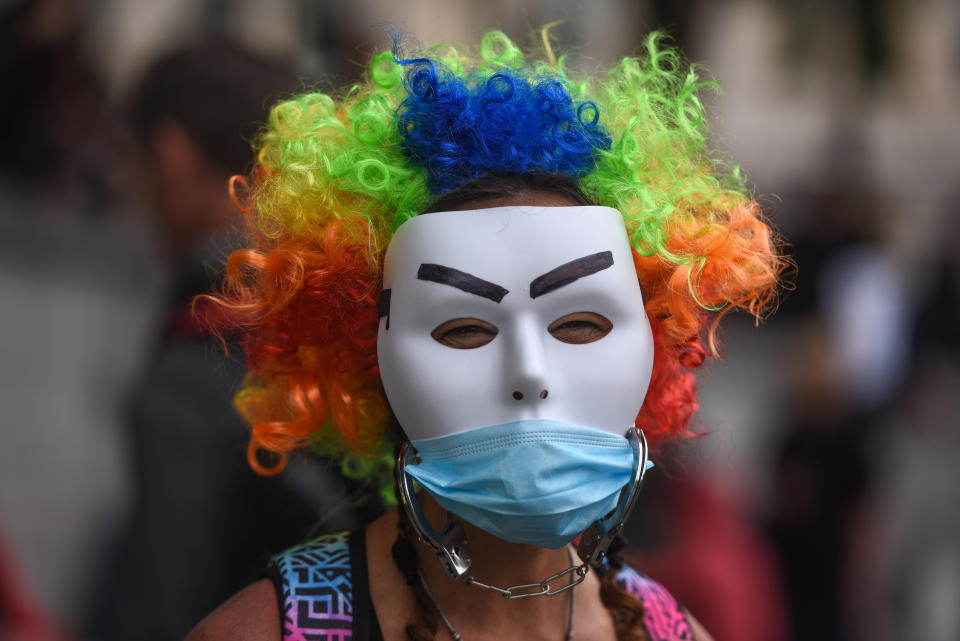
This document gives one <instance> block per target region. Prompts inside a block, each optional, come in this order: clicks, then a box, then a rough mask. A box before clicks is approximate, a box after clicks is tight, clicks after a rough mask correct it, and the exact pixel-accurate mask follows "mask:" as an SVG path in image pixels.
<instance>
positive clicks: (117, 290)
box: [0, 0, 960, 641]
mask: <svg viewBox="0 0 960 641" xmlns="http://www.w3.org/2000/svg"><path fill="white" fill-rule="evenodd" d="M561 18H566V19H567V21H566V22H564V23H563V24H561V25H560V26H558V27H557V28H556V30H555V33H556V36H557V39H558V40H559V42H560V46H561V47H562V48H564V49H566V50H569V51H572V52H573V53H574V58H575V61H576V64H577V65H578V66H580V67H582V68H585V69H588V70H589V69H592V70H598V69H603V68H605V67H606V66H607V65H609V64H610V63H612V62H613V61H614V60H615V59H617V58H618V57H620V56H623V55H627V54H630V53H631V52H633V51H636V50H637V49H638V48H639V46H640V43H641V41H642V38H643V36H644V34H645V33H647V32H648V31H649V30H651V29H653V28H662V29H665V30H667V31H668V32H669V33H670V34H671V35H672V36H673V38H674V39H675V40H676V41H677V42H678V43H679V44H680V45H681V46H682V47H683V48H684V50H685V51H686V53H687V55H688V56H689V57H690V59H691V60H694V61H696V62H698V63H701V64H702V65H703V66H704V68H705V69H706V70H708V71H709V73H710V74H712V75H713V76H715V77H716V78H718V79H719V80H720V81H721V82H722V86H723V89H722V92H720V93H719V94H717V95H714V96H711V98H710V105H709V108H710V110H711V113H712V123H713V135H714V142H715V144H716V145H717V146H719V147H721V148H722V149H724V150H726V151H728V152H729V154H730V157H731V158H733V159H735V160H736V162H737V163H739V164H740V166H741V167H742V168H743V170H744V171H745V172H746V174H747V175H748V176H749V177H750V180H751V182H752V184H753V185H754V186H755V189H756V193H757V195H758V197H759V198H760V199H761V201H762V202H763V203H764V205H765V206H766V208H767V212H768V215H769V216H770V218H771V219H772V221H773V222H774V224H775V225H776V226H777V227H778V228H779V229H780V231H781V232H782V233H783V235H784V236H785V237H786V238H787V239H789V242H790V245H789V247H788V251H789V252H790V253H791V254H792V255H793V257H794V260H795V261H796V263H797V265H798V268H797V270H796V273H795V274H794V277H793V279H794V284H795V291H793V292H792V293H789V295H787V296H785V298H784V300H783V302H782V304H781V306H780V310H779V311H778V313H777V314H776V315H775V316H774V317H772V318H771V319H770V320H768V321H766V322H764V323H763V324H761V325H760V326H759V327H757V326H755V325H754V324H753V323H752V322H751V321H749V319H746V318H737V317H731V318H728V319H727V321H726V324H725V326H724V328H723V330H722V339H723V348H724V352H725V358H723V359H722V360H718V361H716V362H713V363H711V364H710V365H709V366H708V368H706V369H705V371H704V372H703V374H702V376H701V389H702V402H701V411H700V414H699V416H698V425H699V427H700V428H701V429H702V430H704V431H706V432H708V433H709V434H708V435H707V436H705V437H703V438H701V439H698V440H696V441H695V442H694V443H693V444H691V445H688V446H687V447H685V448H684V449H683V450H682V451H680V450H678V451H677V452H676V453H675V455H674V456H672V457H670V458H671V459H672V460H670V461H669V462H667V463H665V464H664V465H662V466H660V467H659V468H658V469H660V470H661V473H660V474H654V475H651V480H650V481H649V482H648V485H647V488H646V489H645V492H644V494H643V501H644V504H643V505H642V506H641V508H640V510H638V513H637V515H636V517H635V518H634V521H633V523H632V524H631V528H630V539H631V546H630V548H629V551H628V556H629V557H630V558H631V560H632V562H633V563H634V564H635V565H636V566H638V567H639V568H640V569H641V570H642V571H645V572H647V573H649V574H651V575H652V576H654V577H655V578H657V579H659V580H660V581H661V582H663V583H664V584H666V585H667V587H668V588H670V589H671V590H672V591H673V592H674V593H675V594H676V595H677V596H678V598H679V599H680V600H681V601H682V602H684V603H685V604H686V605H687V606H688V607H689V608H690V610H691V611H693V612H694V613H695V614H696V616H697V617H698V618H699V619H701V621H703V623H704V624H705V625H706V627H707V628H708V629H710V630H712V632H713V634H714V636H715V638H716V639H717V641H754V640H755V641H789V640H794V641H806V640H808V639H809V640H813V639H816V640H818V641H827V640H831V639H838V640H839V639H844V640H846V639H850V640H855V641H857V640H861V639H864V640H866V639H870V640H871V641H878V640H879V641H885V640H889V641H894V640H911V641H912V640H917V639H923V640H924V641H948V640H949V641H957V640H958V639H960V473H958V472H957V465H956V462H955V461H956V460H957V456H958V455H960V429H958V426H960V401H958V400H957V396H958V393H960V358H958V356H960V332H958V326H960V322H958V319H960V308H958V301H960V258H958V255H960V254H958V252H957V247H960V217H958V213H960V211H958V209H960V205H958V202H960V118H958V117H957V116H958V114H960V3H957V2H956V1H955V0H913V1H907V0H842V1H829V0H807V1H801V0H765V1H761V0H713V1H708V0H673V1H671V0H591V1H589V2H587V1H586V0H484V1H483V2H471V1H468V0H447V1H446V2H432V1H428V0H407V1H405V2H388V1H386V0H383V1H379V0H350V1H349V2H348V1H346V0H329V1H323V0H269V1H268V0H166V1H164V2H155V1H153V0H87V1H85V2H79V1H77V2H74V1H71V0H0V114H2V117H0V122H2V123H3V125H2V129H0V138H2V144H0V301H2V303H0V337H2V338H0V362H2V363H3V367H2V368H0V408H2V419H0V420H2V423H0V639H3V640H6V639H23V640H29V641H33V640H39V639H47V640H53V639H106V640H108V639H157V640H160V639H170V640H173V639H179V638H182V636H183V635H184V634H185V633H186V631H187V630H188V629H189V628H190V626H191V625H192V624H193V623H195V622H196V620H198V619H199V618H200V617H202V615H203V613H204V612H206V611H208V610H209V609H211V608H212V607H213V606H214V605H215V604H216V603H218V602H220V601H222V600H223V599H224V598H225V597H226V596H227V595H229V594H230V593H231V592H233V591H235V590H236V589H238V588H239V587H242V586H243V585H244V584H245V583H246V582H248V581H250V580H253V579H255V578H256V577H257V572H258V571H259V568H260V567H262V563H263V562H264V561H265V560H266V559H267V558H269V556H270V554H271V553H272V552H276V551H278V550H279V549H282V548H283V547H284V546H286V545H290V544H291V543H293V542H296V541H298V540H301V539H302V538H304V537H305V536H307V534H308V533H309V532H310V531H311V528H312V527H313V526H314V524H315V523H316V522H317V521H322V525H321V527H323V528H324V529H332V528H334V527H337V528H340V527H354V526H356V525H357V524H358V523H363V522H364V521H365V520H368V519H369V518H370V516H371V514H372V513H373V512H375V510H376V506H374V507H371V508H369V510H368V511H364V510H359V511H358V510H350V509H348V508H346V507H345V506H346V505H348V504H349V503H348V502H347V503H345V502H344V499H343V498H342V497H343V496H347V495H350V494H351V493H355V492H357V491H360V490H359V489H358V488H357V487H356V482H355V481H353V480H351V479H343V478H340V477H339V476H338V475H336V474H333V473H332V472H331V471H330V469H329V467H328V466H325V465H324V464H323V463H322V462H317V461H311V460H308V459H304V460H297V461H295V463H294V464H293V465H291V468H290V469H289V470H288V471H287V472H286V473H285V474H284V475H282V476H281V477H279V478H275V479H260V478H257V477H255V476H254V475H253V474H252V473H251V472H249V471H248V470H247V468H246V466H245V464H244V461H243V459H244V453H245V452H244V447H245V435H244V433H243V427H242V424H241V423H240V422H239V420H238V419H237V418H236V417H235V416H233V415H232V413H231V410H230V408H229V397H230V393H231V390H232V389H233V388H234V387H235V385H236V384H237V382H238V381H239V378H240V376H242V357H241V356H240V355H239V352H238V351H237V349H236V345H234V344H233V343H232V342H231V341H230V340H229V337H228V341H227V347H228V353H227V355H224V353H223V350H222V349H221V348H219V347H217V346H216V345H214V344H213V343H212V342H211V341H210V340H209V336H207V335H205V333H204V330H203V328H202V327H201V326H200V325H199V324H198V323H197V322H196V320H195V319H194V318H192V317H191V316H190V314H189V310H188V307H187V305H188V302H189V300H190V299H191V298H192V296H193V295H195V294H197V293H200V292H202V291H204V290H205V289H207V288H209V287H210V286H211V285H212V284H215V283H216V282H217V278H218V275H217V264H218V261H219V260H220V259H221V258H222V256H223V255H224V254H225V253H226V252H227V251H229V249H230V247H231V246H232V245H233V244H234V243H235V239H233V238H231V235H230V232H229V226H230V223H231V222H232V220H233V212H232V208H231V205H230V203H229V201H228V200H227V199H226V196H225V191H224V186H225V183H226V179H227V177H228V176H230V175H231V174H234V173H241V172H243V171H245V170H247V169H249V167H250V152H249V144H248V142H247V141H249V139H250V138H251V136H252V135H253V134H254V133H255V132H256V123H257V122H261V121H263V119H264V118H265V115H266V111H265V108H266V106H268V105H269V104H270V102H271V100H272V99H275V98H277V97H278V96H282V95H284V94H286V93H288V92H290V91H295V90H297V89H299V88H301V87H303V86H305V85H311V86H312V85H318V86H320V87H321V88H334V87H337V86H340V85H342V84H344V83H346V82H349V81H350V80H352V79H354V78H356V77H358V76H359V74H361V73H362V71H363V68H364V64H365V61H366V60H367V59H368V57H369V55H370V53H372V52H374V51H378V50H382V49H383V48H385V47H386V46H387V42H388V38H387V35H386V31H385V27H387V26H391V27H394V28H396V29H399V30H401V31H403V32H407V33H410V34H413V35H414V36H415V37H416V38H417V39H419V40H420V41H422V42H427V43H431V42H438V41H443V42H451V43H456V44H461V43H466V44H476V43H478V42H479V38H480V36H481V35H482V34H483V33H484V32H485V30H487V29H488V28H491V27H498V28H502V29H503V30H504V31H506V33H507V34H508V35H510V36H511V37H512V38H514V40H515V41H517V42H518V43H520V44H521V45H523V44H530V45H536V44H537V35H536V32H537V29H538V28H539V27H540V26H542V25H543V24H545V23H547V22H549V21H551V20H555V19H561ZM206 320H207V321H210V320H213V321H214V322H215V320H216V319H209V318H208V319H206ZM360 489H362V488H360ZM240 558H242V559H244V562H243V563H240V562H237V561H236V560H237V559H240Z"/></svg>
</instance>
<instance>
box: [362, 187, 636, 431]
mask: <svg viewBox="0 0 960 641" xmlns="http://www.w3.org/2000/svg"><path fill="white" fill-rule="evenodd" d="M384 290H385V291H384V297H383V300H382V301H381V314H382V317H381V319H380V329H379V334H378V344H377V354H378V358H379V365H380V374H381V378H382V380H383V386H384V389H385V390H386V394H387V398H388V400H389V401H390V405H391V407H392V408H393V411H394V413H395V414H396V416H397V418H398V420H399V422H400V425H401V426H402V427H403V429H404V431H405V432H406V433H407V436H408V437H409V438H410V439H411V440H413V441H419V440H423V439H430V438H437V437H442V436H448V435H451V434H459V433H461V432H465V431H468V430H472V429H476V428H479V427H485V426H491V425H500V424H503V423H508V422H511V421H518V420H524V419H550V420H554V421H564V422H567V423H572V424H576V425H582V426H586V427H593V428H596V429H600V430H603V431H606V432H610V433H611V434H616V435H618V436H622V435H623V434H624V431H625V430H626V429H627V428H628V427H630V426H631V425H633V423H634V421H635V419H636V416H637V412H638V411H639V409H640V405H641V404H642V402H643V398H644V395H645V393H646V390H647V385H648V384H649V381H650V373H651V370H652V367H653V338H652V334H651V331H650V323H649V321H648V319H647V316H646V314H645V313H644V309H643V298H642V296H641V292H640V286H639V283H638V281H637V275H636V271H635V269H634V265H633V258H632V254H631V250H630V246H629V243H628V241H627V236H626V232H625V230H624V224H623V219H622V217H621V215H620V213H619V212H618V211H616V210H615V209H610V208H607V207H520V206H512V207H499V208H493V209H479V210H473V211H454V212H443V213H434V214H427V215H421V216H418V217H416V218H413V219H411V220H409V221H407V222H405V223H404V224H403V225H401V227H400V228H399V229H398V230H397V232H396V234H395V235H394V237H393V239H392V241H391V242H390V246H389V247H388V249H387V253H386V259H385V267H384ZM458 319H475V320H470V321H462V320H458ZM566 341H570V342H566ZM585 341H589V342H585Z"/></svg>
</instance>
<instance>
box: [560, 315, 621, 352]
mask: <svg viewBox="0 0 960 641" xmlns="http://www.w3.org/2000/svg"><path fill="white" fill-rule="evenodd" d="M611 329H613V323H612V322H610V320H609V319H608V318H607V317H606V316H602V315H601V314H597V313H596V312H574V313H572V314H567V315H566V316H561V317H560V318H558V319H557V320H555V321H553V322H552V323H550V326H549V327H548V328H547V331H548V332H550V335H551V336H553V337H554V338H556V339H557V340H558V341H561V342H564V343H571V344H574V345H579V344H582V343H592V342H594V341H598V340H600V339H601V338H603V337H604V336H606V335H607V334H609V333H610V330H611Z"/></svg>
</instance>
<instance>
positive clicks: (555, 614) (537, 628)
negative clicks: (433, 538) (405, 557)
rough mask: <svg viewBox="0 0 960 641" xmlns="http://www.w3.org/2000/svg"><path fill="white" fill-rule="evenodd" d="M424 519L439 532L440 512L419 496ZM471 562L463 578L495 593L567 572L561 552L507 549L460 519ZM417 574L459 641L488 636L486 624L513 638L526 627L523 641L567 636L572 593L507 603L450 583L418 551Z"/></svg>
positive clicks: (443, 519) (425, 550) (436, 564)
mask: <svg viewBox="0 0 960 641" xmlns="http://www.w3.org/2000/svg"><path fill="white" fill-rule="evenodd" d="M418 499H419V501H420V504H421V507H422V509H423V512H424V516H425V517H426V518H427V519H428V520H429V521H430V523H431V524H433V525H434V527H437V528H438V529H442V527H443V525H444V524H445V522H446V518H447V515H446V511H445V510H444V509H443V508H442V507H441V506H440V505H439V504H438V503H437V502H436V501H435V500H433V498H432V497H430V496H429V494H427V493H426V492H423V493H421V494H420V495H419V497H418ZM460 522H461V523H462V525H463V528H464V531H465V533H466V535H467V540H468V541H469V542H470V550H471V554H472V558H473V562H472V564H471V566H470V570H469V574H470V575H472V576H473V577H474V578H476V579H477V580H478V581H481V582H483V583H486V584H489V585H495V586H497V587H501V588H506V587H509V586H513V585H520V584H527V583H539V582H540V581H542V580H543V579H545V578H546V577H548V576H551V575H553V574H556V573H558V572H561V571H562V570H564V569H566V568H568V567H570V554H569V552H568V551H567V549H565V548H564V549H559V550H550V549H547V548H541V547H536V546H533V545H522V544H517V543H511V542H509V541H505V540H503V539H500V538H497V537H495V536H493V535H491V534H489V533H487V532H485V531H484V530H481V529H479V528H477V527H475V526H473V525H471V524H469V523H467V522H465V521H463V520H462V519H460ZM418 556H419V558H420V572H421V573H422V575H423V578H424V580H425V581H426V583H427V585H428V586H430V590H431V591H432V592H433V595H434V598H435V599H436V601H437V603H438V605H439V606H440V608H441V609H443V611H444V613H445V614H446V615H447V616H448V617H449V618H450V620H451V622H452V623H453V625H454V627H456V628H457V630H458V632H460V633H461V634H462V635H463V636H464V638H466V639H469V638H470V636H471V635H469V634H467V632H468V631H470V630H471V628H473V629H479V628H483V629H485V630H486V631H489V630H490V626H491V622H492V621H500V622H501V623H502V624H503V625H504V629H505V630H506V629H509V630H510V632H511V634H508V635H507V636H506V637H500V638H512V637H514V635H516V632H517V631H518V627H520V626H522V627H525V628H526V627H529V630H530V633H529V636H525V637H524V638H529V639H540V638H543V639H550V640H553V641H556V640H558V639H563V638H564V636H565V635H566V632H567V613H568V608H569V607H570V598H572V596H573V593H572V592H566V593H564V594H561V595H555V596H540V597H533V598H529V599H520V600H508V599H505V598H503V597H502V596H501V595H500V594H498V593H496V592H492V591H489V590H485V589H483V588H480V587H477V586H475V585H473V586H470V585H465V584H464V583H462V582H461V581H458V580H456V579H453V578H450V577H448V576H447V574H446V572H445V571H444V570H443V567H442V566H441V564H440V563H439V562H438V561H437V559H436V558H435V557H434V554H433V553H432V551H431V550H429V549H428V548H426V547H425V546H422V545H418ZM564 582H569V579H567V578H564V579H560V580H559V582H558V583H556V584H555V585H554V586H553V587H561V586H562V585H563V584H564Z"/></svg>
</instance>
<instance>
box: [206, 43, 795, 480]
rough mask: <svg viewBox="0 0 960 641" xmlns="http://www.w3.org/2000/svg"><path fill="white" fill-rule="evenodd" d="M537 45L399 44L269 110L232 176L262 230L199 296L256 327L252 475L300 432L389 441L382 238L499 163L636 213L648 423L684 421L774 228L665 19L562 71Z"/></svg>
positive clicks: (648, 428)
mask: <svg viewBox="0 0 960 641" xmlns="http://www.w3.org/2000/svg"><path fill="white" fill-rule="evenodd" d="M544 58H545V59H531V58H528V57H525V56H524V55H523V53H522V52H521V51H520V50H519V49H518V48H517V47H516V46H515V45H514V43H513V42H511V41H510V40H509V39H508V38H507V37H506V36H505V35H504V34H503V33H500V32H496V31H494V32H490V33H488V34H487V35H486V36H485V37H484V38H483V40H482V42H481V45H480V52H479V55H468V54H465V53H463V52H460V51H457V50H455V49H453V48H451V47H449V46H438V47H431V48H427V49H425V50H423V51H421V52H420V53H418V54H417V55H415V56H414V55H402V54H401V53H400V49H399V47H395V48H394V51H393V52H385V53H381V54H379V55H376V56H374V58H373V59H372V61H371V63H370V66H369V70H368V73H367V75H366V79H365V80H363V81H362V82H360V83H358V84H355V85H353V86H350V87H348V88H346V89H345V90H343V91H342V92H340V93H338V94H335V95H328V94H324V93H304V94H302V95H298V96H294V97H292V98H290V99H288V100H284V101H282V102H280V103H278V104H277V105H275V106H274V107H273V109H272V111H271V113H270V120H269V123H268V125H267V127H266V128H265V130H264V131H263V132H262V134H261V135H260V136H259V138H258V140H257V141H256V149H257V159H258V164H257V166H256V168H255V169H254V171H253V172H252V174H251V176H250V177H248V178H243V177H234V179H233V180H232V182H231V191H232V193H233V195H234V200H235V201H236V203H237V206H238V207H239V208H240V210H241V211H242V212H244V213H245V215H246V221H247V226H248V233H249V247H248V248H246V249H241V250H238V251H236V252H234V253H233V254H232V255H231V256H230V258H229V261H228V264H227V279H226V286H225V290H224V292H222V293H221V295H219V296H216V297H210V298H208V299H206V300H207V302H208V303H210V302H212V303H213V304H215V305H216V306H218V307H219V309H220V312H226V313H227V314H228V315H229V316H230V318H231V321H232V323H234V324H235V326H237V327H238V328H240V329H242V330H243V331H244V333H245V336H246V350H247V356H248V361H249V374H248V376H247V378H246V380H245V381H244V383H243V386H242V388H241V390H240V392H239V393H238V395H237V397H236V406H237V408H238V409H239V411H240V412H241V414H242V415H243V416H244V417H245V418H246V419H247V421H248V422H249V423H250V425H251V437H250V446H249V451H248V458H249V461H250V464H251V465H252V466H253V467H254V469H256V470H257V471H258V472H261V473H263V474H271V473H275V472H278V471H279V470H280V469H282V468H283V466H284V465H285V463H286V457H287V453H288V452H290V451H292V450H294V449H296V448H300V447H303V446H312V447H313V448H314V449H316V450H317V451H319V452H321V453H324V454H330V455H336V456H338V457H341V460H342V461H343V466H344V470H345V472H347V473H348V474H351V475H354V476H357V475H365V474H369V473H372V471H373V469H374V468H375V467H376V465H375V464H374V463H373V462H375V461H378V460H379V461H382V460H383V459H384V458H385V457H386V456H389V454H390V453H391V452H392V443H390V435H389V434H388V429H387V426H388V423H389V421H390V413H389V410H388V409H387V404H386V401H385V398H384V395H383V390H382V387H381V384H380V379H379V372H378V368H377V352H376V337H377V327H378V314H377V300H378V296H379V293H380V288H381V278H382V274H381V270H382V262H383V254H384V250H385V249H386V246H387V243H388V242H389V240H390V237H391V235H392V234H393V232H394V231H395V230H396V229H397V227H398V226H399V225H400V224H401V223H403V222H404V221H405V220H407V219H409V218H410V217H412V216H416V215H418V214H419V213H421V212H423V211H424V210H425V209H427V208H428V206H429V205H430V203H431V201H432V200H434V199H435V198H437V197H438V196H440V195H442V194H444V193H447V192H450V191H451V190H454V189H457V188H459V187H461V186H463V185H466V184H468V183H470V182H471V181H474V180H476V179H478V178H482V177H487V176H496V175H517V174H523V175H531V174H534V175H543V174H550V175H556V174H559V175H562V176H567V177H571V178H573V179H575V180H576V181H577V184H578V185H579V187H580V189H581V190H582V191H583V192H584V193H585V194H586V195H587V196H588V197H589V198H591V199H592V200H594V201H595V202H596V203H597V204H600V205H606V206H609V207H613V208H616V209H618V210H619V211H620V212H621V213H622V214H623V217H624V220H625V221H626V226H627V233H628V237H629V238H630V241H631V244H632V246H633V252H634V262H635V264H636V270H637V275H638V277H639V279H640V284H641V287H642V290H643V295H644V299H645V301H646V312H647V315H648V317H649V318H650V322H651V324H652V326H653V332H654V337H655V343H656V351H655V357H654V370H653V380H652V381H651V384H650V388H649V391H648V393H647V396H646V399H645V400H644V402H643V407H642V409H641V410H640V413H639V416H638V417H637V425H639V426H641V427H642V428H643V429H644V431H645V433H646V435H647V438H648V439H649V441H650V443H651V445H652V446H653V447H654V448H656V447H657V445H662V444H663V443H665V442H668V441H670V440H672V439H676V438H678V437H682V436H686V435H689V434H690V433H691V432H690V428H689V426H688V424H689V422H690V418H691V415H692V414H693V413H694V412H695V411H696V410H697V402H696V389H695V384H694V377H693V374H692V371H691V370H692V369H693V368H696V367H698V366H699V365H701V364H702V363H703V361H704V359H705V357H706V356H707V355H716V349H715V346H714V341H713V334H714V327H715V321H716V319H717V318H719V316H721V315H722V314H723V313H725V312H726V311H729V310H732V309H736V308H740V309H745V310H747V311H748V312H750V313H752V314H754V315H759V314H761V313H762V312H763V311H764V310H765V309H766V308H767V307H768V306H769V304H770V303H771V302H772V299H773V297H774V295H775V289H776V282H777V278H778V275H779V272H780V271H781V268H782V264H783V261H782V259H781V258H780V257H779V256H778V251H777V247H776V246H775V238H774V235H773V233H772V231H771V230H770V228H769V227H768V226H767V225H766V224H765V223H764V222H763V221H762V219H761V211H760V206H759V205H758V204H757V203H756V202H755V201H753V200H751V198H750V196H749V195H748V193H747V190H746V188H745V187H744V184H743V181H742V180H741V179H740V178H739V177H738V174H737V172H736V170H735V169H724V168H723V167H722V166H721V165H720V163H719V162H718V161H717V159H716V158H715V157H714V156H712V155H711V154H710V152H709V150H708V147H707V143H706V138H705V134H706V125H705V122H704V119H703V113H702V111H703V110H702V106H701V102H700V99H699V97H698V94H699V92H701V91H702V90H703V89H704V88H706V87H709V86H710V85H711V84H712V83H708V82H702V81H700V80H699V79H698V77H697V74H696V72H695V70H694V69H693V68H692V67H688V66H686V65H684V64H683V61H682V58H681V56H680V54H679V52H677V51H676V50H674V49H672V48H670V47H669V46H667V45H665V44H664V43H663V38H662V37H661V36H660V35H658V34H653V35H651V36H650V37H648V38H647V40H646V42H645V49H644V52H643V53H642V55H639V56H637V57H631V58H625V59H623V60H621V61H620V62H619V63H617V64H616V65H615V66H614V67H613V68H612V69H610V70H609V71H608V72H606V74H604V75H602V76H600V77H596V78H575V77H573V74H569V75H568V73H567V71H565V69H564V64H563V63H564V60H563V58H560V59H559V60H555V59H554V57H553V54H552V52H551V51H550V50H549V47H547V48H546V51H545V55H544ZM716 312H720V313H719V314H717V313H716Z"/></svg>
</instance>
